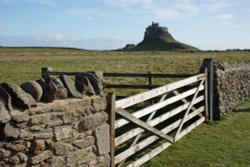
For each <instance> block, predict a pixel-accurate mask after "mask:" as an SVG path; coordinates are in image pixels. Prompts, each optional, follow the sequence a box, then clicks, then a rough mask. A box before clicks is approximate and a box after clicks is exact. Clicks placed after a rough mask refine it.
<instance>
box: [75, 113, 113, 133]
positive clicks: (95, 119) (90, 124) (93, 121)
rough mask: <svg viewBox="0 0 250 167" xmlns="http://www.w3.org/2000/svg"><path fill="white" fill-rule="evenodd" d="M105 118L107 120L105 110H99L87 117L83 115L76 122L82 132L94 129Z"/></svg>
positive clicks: (104, 120)
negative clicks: (81, 118)
mask: <svg viewBox="0 0 250 167" xmlns="http://www.w3.org/2000/svg"><path fill="white" fill-rule="evenodd" d="M107 120H108V115H107V113H105V112H99V113H96V114H94V115H91V116H89V117H85V118H84V119H83V120H81V121H80V123H79V124H78V131H79V132H83V131H87V130H91V129H94V128H95V127H97V126H100V125H101V124H103V123H104V122H106V121H107Z"/></svg>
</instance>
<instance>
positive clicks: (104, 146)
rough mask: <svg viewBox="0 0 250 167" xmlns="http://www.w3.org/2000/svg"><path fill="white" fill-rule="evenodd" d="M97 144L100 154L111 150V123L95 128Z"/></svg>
mask: <svg viewBox="0 0 250 167" xmlns="http://www.w3.org/2000/svg"><path fill="white" fill-rule="evenodd" d="M94 134H95V137H96V145H97V150H98V154H99V155H104V154H107V153H109V152H110V130H109V125H108V124H104V125H102V126H100V127H98V128H96V129H95V130H94Z"/></svg>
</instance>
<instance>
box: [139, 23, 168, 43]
mask: <svg viewBox="0 0 250 167" xmlns="http://www.w3.org/2000/svg"><path fill="white" fill-rule="evenodd" d="M169 35H171V34H170V33H169V32H168V28H167V27H160V26H159V23H155V22H152V24H151V25H149V26H148V27H147V28H146V31H145V33H144V40H154V39H157V38H159V37H161V36H169Z"/></svg>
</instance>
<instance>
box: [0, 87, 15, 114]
mask: <svg viewBox="0 0 250 167" xmlns="http://www.w3.org/2000/svg"><path fill="white" fill-rule="evenodd" d="M0 97H1V98H3V100H4V101H5V107H6V109H7V110H9V111H12V110H13V107H12V98H11V96H10V94H9V93H8V92H7V91H6V90H4V89H3V88H2V87H1V86H0Z"/></svg>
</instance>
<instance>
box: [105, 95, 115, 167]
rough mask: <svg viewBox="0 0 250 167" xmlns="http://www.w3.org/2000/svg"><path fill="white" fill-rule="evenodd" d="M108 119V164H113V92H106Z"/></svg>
mask: <svg viewBox="0 0 250 167" xmlns="http://www.w3.org/2000/svg"><path fill="white" fill-rule="evenodd" d="M106 112H107V114H108V116H109V120H108V124H109V126H110V158H111V162H110V166H111V167H114V166H115V163H114V162H115V161H114V157H115V125H114V123H115V94H114V93H108V95H107V110H106Z"/></svg>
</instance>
